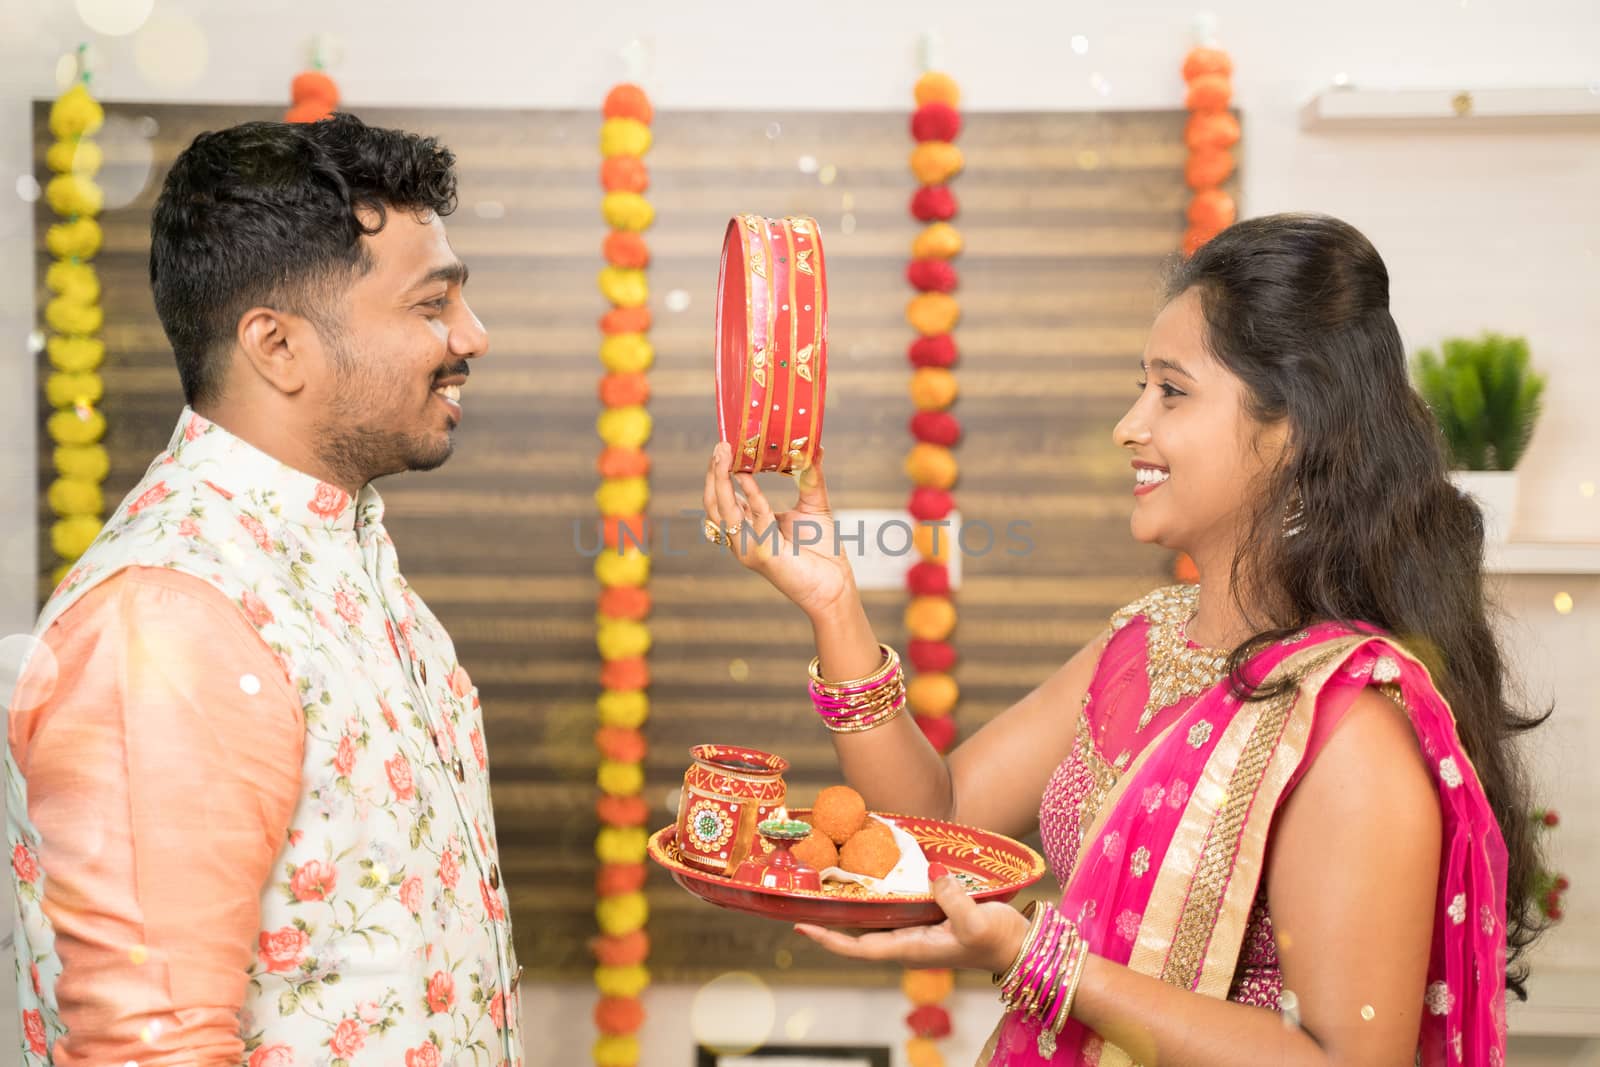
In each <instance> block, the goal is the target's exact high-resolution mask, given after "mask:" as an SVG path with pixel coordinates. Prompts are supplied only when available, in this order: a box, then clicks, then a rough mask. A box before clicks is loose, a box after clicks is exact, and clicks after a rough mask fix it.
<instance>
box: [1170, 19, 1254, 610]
mask: <svg viewBox="0 0 1600 1067" xmlns="http://www.w3.org/2000/svg"><path fill="white" fill-rule="evenodd" d="M1183 80H1184V82H1185V83H1187V84H1188V87H1189V90H1188V93H1187V94H1186V96H1185V101H1184V106H1185V107H1187V108H1188V109H1189V121H1188V123H1187V124H1186V125H1185V126H1184V129H1183V142H1184V144H1185V145H1187V146H1188V149H1189V160H1188V163H1187V164H1186V165H1185V166H1184V180H1185V181H1186V182H1187V183H1188V185H1189V188H1190V189H1191V190H1193V193H1192V195H1191V196H1190V198H1189V210H1188V226H1187V228H1186V229H1185V230H1184V234H1183V254H1184V255H1186V256H1192V255H1194V254H1195V252H1196V251H1197V250H1198V249H1199V248H1200V246H1201V245H1203V244H1205V243H1206V242H1207V241H1209V240H1211V239H1212V238H1213V237H1215V236H1216V235H1217V234H1219V233H1221V232H1222V231H1223V230H1225V229H1227V228H1228V227H1229V226H1231V225H1233V221H1234V219H1236V218H1237V217H1238V214H1239V209H1238V205H1236V204H1235V203H1234V201H1233V197H1231V196H1229V195H1228V194H1227V193H1226V192H1224V191H1223V190H1222V188H1221V186H1222V183H1223V182H1225V181H1227V180H1228V178H1229V177H1230V176H1231V175H1232V174H1233V169H1234V157H1233V147H1234V145H1236V144H1238V143H1239V120H1238V119H1237V118H1236V117H1234V115H1233V113H1232V112H1231V111H1229V110H1228V105H1229V104H1230V103H1231V102H1232V100H1233V60H1231V59H1229V58H1228V53H1226V52H1224V51H1222V50H1221V49H1219V48H1217V47H1215V45H1214V43H1213V42H1212V41H1210V40H1202V41H1201V42H1200V43H1199V44H1198V45H1197V46H1196V47H1195V48H1194V49H1193V50H1191V51H1190V52H1189V54H1188V55H1187V56H1185V57H1184V60H1183ZM1172 573H1173V577H1174V578H1176V579H1177V580H1178V581H1180V582H1185V583H1191V584H1192V583H1194V582H1198V581H1199V580H1200V572H1199V570H1198V569H1196V567H1195V565H1194V560H1192V559H1190V558H1189V557H1188V556H1185V555H1179V556H1178V558H1177V560H1176V561H1175V562H1174V563H1173V568H1172Z"/></svg>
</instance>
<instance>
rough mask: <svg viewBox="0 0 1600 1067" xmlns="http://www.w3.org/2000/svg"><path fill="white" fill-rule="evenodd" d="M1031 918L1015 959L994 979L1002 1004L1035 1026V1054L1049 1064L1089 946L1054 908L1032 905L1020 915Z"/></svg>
mask: <svg viewBox="0 0 1600 1067" xmlns="http://www.w3.org/2000/svg"><path fill="white" fill-rule="evenodd" d="M1023 914H1024V915H1026V916H1027V917H1028V919H1029V922H1028V933H1027V936H1025V937H1024V938H1023V939H1022V948H1021V949H1020V950H1019V951H1018V952H1017V958H1016V959H1015V960H1013V961H1011V969H1010V970H1008V971H1007V972H1006V973H1005V974H1004V975H995V978H994V983H995V985H997V986H999V987H1000V1002H1001V1003H1002V1004H1004V1005H1005V1006H1006V1008H1007V1009H1008V1010H1010V1011H1018V1012H1022V1013H1023V1014H1025V1015H1027V1016H1029V1017H1030V1018H1032V1019H1036V1020H1038V1022H1039V1055H1041V1056H1043V1057H1044V1058H1045V1059H1049V1058H1050V1057H1051V1056H1054V1055H1055V1053H1056V1042H1057V1040H1058V1039H1059V1038H1060V1037H1061V1031H1062V1029H1063V1028H1064V1027H1065V1026H1066V1025H1067V1018H1068V1017H1069V1016H1070V1015H1071V1013H1072V1000H1073V998H1074V997H1076V996H1077V995H1078V982H1079V981H1080V980H1081V979H1082V978H1083V965H1084V963H1085V962H1087V961H1088V959H1089V946H1088V943H1087V942H1085V941H1084V940H1083V938H1081V937H1079V936H1078V928H1077V927H1076V926H1074V925H1073V924H1072V921H1071V920H1069V919H1068V918H1067V917H1066V916H1064V915H1062V914H1061V912H1060V911H1058V910H1056V906H1055V905H1054V904H1050V903H1048V902H1045V901H1038V900H1036V901H1034V902H1033V903H1032V904H1029V905H1028V907H1027V910H1026V911H1024V912H1023Z"/></svg>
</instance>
